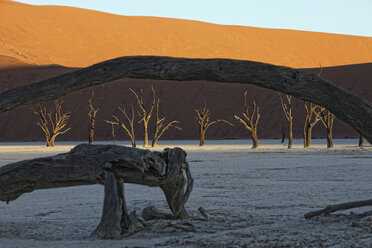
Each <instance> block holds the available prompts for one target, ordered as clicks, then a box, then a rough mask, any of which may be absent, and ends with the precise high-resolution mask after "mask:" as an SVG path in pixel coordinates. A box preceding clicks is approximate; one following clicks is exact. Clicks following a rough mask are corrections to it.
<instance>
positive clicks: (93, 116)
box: [88, 91, 99, 144]
mask: <svg viewBox="0 0 372 248" xmlns="http://www.w3.org/2000/svg"><path fill="white" fill-rule="evenodd" d="M93 95H94V91H92V95H91V96H90V98H89V100H88V108H89V112H88V116H89V144H93V142H94V128H95V126H96V115H97V112H98V110H99V108H96V109H95V108H94V107H93V102H92V101H93Z"/></svg>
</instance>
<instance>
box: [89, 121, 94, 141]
mask: <svg viewBox="0 0 372 248" xmlns="http://www.w3.org/2000/svg"><path fill="white" fill-rule="evenodd" d="M94 125H95V123H91V125H90V127H89V144H93V140H94Z"/></svg>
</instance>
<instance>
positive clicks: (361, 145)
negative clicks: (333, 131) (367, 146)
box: [359, 135, 364, 147]
mask: <svg viewBox="0 0 372 248" xmlns="http://www.w3.org/2000/svg"><path fill="white" fill-rule="evenodd" d="M359 146H360V147H363V146H364V137H363V136H362V135H360V136H359Z"/></svg>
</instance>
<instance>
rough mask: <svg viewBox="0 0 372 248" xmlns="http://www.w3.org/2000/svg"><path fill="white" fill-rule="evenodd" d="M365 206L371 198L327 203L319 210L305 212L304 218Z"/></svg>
mask: <svg viewBox="0 0 372 248" xmlns="http://www.w3.org/2000/svg"><path fill="white" fill-rule="evenodd" d="M365 206H372V199H371V200H366V201H354V202H346V203H341V204H335V205H329V206H327V207H325V208H323V209H321V210H317V211H312V212H309V213H307V214H305V215H304V216H305V218H306V219H309V218H312V217H315V216H319V215H324V214H329V213H332V212H336V211H339V210H346V209H351V208H359V207H365Z"/></svg>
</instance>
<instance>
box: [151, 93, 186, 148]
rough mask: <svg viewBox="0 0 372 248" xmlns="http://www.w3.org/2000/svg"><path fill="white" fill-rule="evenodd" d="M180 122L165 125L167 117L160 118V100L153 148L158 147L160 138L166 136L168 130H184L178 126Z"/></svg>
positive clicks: (157, 106)
mask: <svg viewBox="0 0 372 248" xmlns="http://www.w3.org/2000/svg"><path fill="white" fill-rule="evenodd" d="M179 123H180V122H179V121H176V120H174V121H171V122H169V123H168V124H165V117H162V118H159V99H158V101H157V104H156V123H155V132H154V138H153V139H152V144H151V146H152V147H156V146H158V140H159V139H160V137H161V136H162V135H163V134H164V132H165V131H167V130H168V128H170V127H173V128H176V129H178V130H182V128H180V127H179V126H177V124H179Z"/></svg>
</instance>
